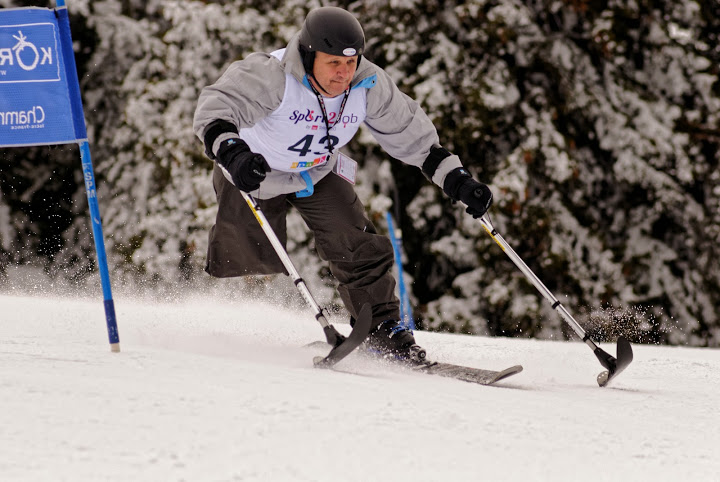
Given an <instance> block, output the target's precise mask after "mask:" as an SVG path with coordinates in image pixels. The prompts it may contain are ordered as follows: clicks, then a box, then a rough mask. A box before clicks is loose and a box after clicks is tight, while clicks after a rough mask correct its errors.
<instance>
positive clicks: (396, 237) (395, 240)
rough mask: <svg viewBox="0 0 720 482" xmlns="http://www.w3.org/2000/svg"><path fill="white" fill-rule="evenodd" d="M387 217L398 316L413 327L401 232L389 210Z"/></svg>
mask: <svg viewBox="0 0 720 482" xmlns="http://www.w3.org/2000/svg"><path fill="white" fill-rule="evenodd" d="M385 218H386V219H387V225H388V231H389V232H390V241H391V242H392V246H393V251H394V252H395V264H396V265H397V267H398V289H399V290H400V318H401V321H402V323H403V324H404V325H405V326H406V327H407V328H409V329H411V330H414V329H415V320H414V319H413V315H412V307H411V305H410V297H409V296H408V292H407V289H406V288H405V277H404V275H403V265H402V234H401V233H400V230H399V229H398V230H397V232H396V230H395V223H393V218H392V215H391V214H390V212H389V211H388V212H387V213H385Z"/></svg>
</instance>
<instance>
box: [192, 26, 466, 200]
mask: <svg viewBox="0 0 720 482" xmlns="http://www.w3.org/2000/svg"><path fill="white" fill-rule="evenodd" d="M279 52H280V53H281V55H278V52H276V53H275V54H266V53H253V54H251V55H249V56H248V57H247V58H245V59H243V60H240V61H237V62H234V63H232V64H231V65H230V67H228V69H227V70H226V71H225V73H224V74H223V75H222V76H221V77H220V79H219V80H218V81H217V82H216V83H215V84H213V85H210V86H208V87H205V88H204V89H203V90H202V92H201V93H200V98H199V100H198V105H197V109H196V111H195V117H194V122H193V129H194V131H195V134H196V135H197V136H198V137H199V138H200V140H201V141H203V142H204V143H205V148H206V153H207V154H208V155H209V156H210V157H211V158H213V159H214V157H215V154H216V153H217V150H218V147H219V145H220V143H221V142H222V141H224V140H226V139H229V138H232V137H243V132H244V130H245V129H252V128H253V127H254V126H255V125H256V124H257V123H258V122H261V121H262V120H263V119H265V118H266V117H268V116H271V115H272V114H273V113H274V112H275V111H276V110H277V109H278V108H279V107H280V106H281V104H282V103H283V96H284V95H285V92H286V82H292V81H297V82H298V83H299V84H301V85H303V86H306V87H307V88H308V90H309V85H308V80H307V77H306V74H305V69H304V68H303V64H302V60H301V57H300V53H299V51H298V35H296V36H295V37H293V39H292V40H291V41H290V42H289V44H288V46H287V48H286V49H285V50H284V52H283V51H279ZM350 86H351V91H352V89H355V88H358V87H362V88H366V89H367V91H366V93H365V99H366V102H367V104H366V106H365V119H364V124H365V125H366V127H367V128H368V129H369V131H370V132H371V133H372V135H373V137H374V138H375V139H376V140H377V142H378V143H379V144H380V146H381V147H382V148H383V149H384V150H385V151H386V152H387V153H388V154H389V155H391V156H392V157H394V158H396V159H399V160H401V161H402V162H405V163H407V164H410V165H413V166H417V167H419V168H421V169H423V172H425V174H426V175H427V176H428V177H430V178H431V179H432V181H433V182H434V183H435V184H437V185H438V186H440V187H441V188H442V187H443V183H444V181H445V177H446V175H447V174H448V173H449V172H450V171H452V170H453V169H456V168H458V167H462V164H461V162H460V159H459V158H458V157H457V156H456V155H451V154H449V153H447V151H445V154H444V155H442V156H440V158H438V157H437V156H431V155H430V152H431V148H433V146H438V145H439V139H438V134H437V130H436V129H435V126H434V125H433V124H432V122H431V121H430V119H429V118H428V116H427V114H426V113H425V112H424V111H423V110H422V108H421V107H420V105H419V104H418V103H417V102H416V101H414V100H413V99H411V98H410V97H408V96H407V95H405V94H404V93H402V92H401V91H400V90H399V89H398V87H397V86H396V85H395V83H394V82H393V81H392V79H391V78H390V76H389V75H388V74H387V73H386V72H385V71H384V70H383V69H381V68H380V67H378V66H377V65H375V64H373V63H372V62H370V61H368V60H367V59H366V58H363V59H362V60H361V62H360V64H359V65H358V70H357V71H356V72H355V76H354V77H353V80H352V82H351V84H350ZM313 99H314V100H315V106H317V99H315V97H314V96H313ZM218 121H223V122H220V124H223V125H225V126H231V127H232V128H230V129H227V128H225V129H222V128H221V129H214V128H213V126H216V125H217V124H218ZM288 122H290V121H288ZM290 125H291V124H289V126H290ZM323 129H324V128H323ZM210 131H212V132H210ZM251 147H253V151H254V152H258V153H259V154H263V155H264V156H265V157H266V158H267V156H268V153H267V152H263V149H262V146H259V147H258V146H251ZM337 153H338V150H337V149H336V150H334V153H333V155H332V156H331V157H330V159H329V160H328V162H325V163H323V164H321V165H318V166H316V167H312V168H311V169H307V170H306V171H305V174H304V175H301V173H300V172H287V171H282V170H278V169H273V170H272V171H270V172H268V173H267V177H266V178H265V180H264V181H263V182H262V183H261V185H260V189H259V190H257V191H255V192H253V193H252V194H253V195H254V196H255V197H257V198H258V199H269V198H272V197H275V196H278V195H281V194H290V193H294V192H298V191H302V190H304V189H306V188H307V187H308V182H312V183H313V184H315V183H317V182H318V181H319V180H320V179H322V178H323V177H325V176H326V175H327V174H329V173H330V172H332V170H333V168H334V166H335V163H336V160H337V159H336V157H337ZM308 175H309V176H308ZM226 177H228V176H227V173H226ZM308 177H309V178H310V179H311V181H310V180H309V179H308Z"/></svg>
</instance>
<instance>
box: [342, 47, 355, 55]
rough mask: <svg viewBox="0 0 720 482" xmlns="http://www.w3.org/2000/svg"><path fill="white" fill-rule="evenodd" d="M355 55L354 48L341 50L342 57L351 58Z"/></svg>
mask: <svg viewBox="0 0 720 482" xmlns="http://www.w3.org/2000/svg"><path fill="white" fill-rule="evenodd" d="M356 53H357V51H356V50H355V49H354V48H346V49H345V50H343V55H345V56H346V57H352V56H353V55H355V54H356Z"/></svg>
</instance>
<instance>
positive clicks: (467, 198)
mask: <svg viewBox="0 0 720 482" xmlns="http://www.w3.org/2000/svg"><path fill="white" fill-rule="evenodd" d="M443 191H445V193H446V194H447V195H448V196H450V198H451V199H452V200H453V201H462V202H463V203H465V204H466V205H467V209H466V210H465V212H466V213H468V214H470V215H472V217H473V218H475V219H477V218H479V217H482V216H483V215H484V214H485V213H486V212H487V210H488V209H490V206H491V205H492V200H493V195H492V192H490V188H489V187H487V186H486V185H485V184H483V183H481V182H477V181H476V180H475V179H473V178H472V176H471V175H470V173H469V172H467V171H466V170H465V169H464V168H462V167H458V168H457V169H454V170H452V171H450V172H449V173H448V175H447V176H446V177H445V183H444V184H443Z"/></svg>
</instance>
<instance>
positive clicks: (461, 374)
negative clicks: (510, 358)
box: [408, 362, 523, 385]
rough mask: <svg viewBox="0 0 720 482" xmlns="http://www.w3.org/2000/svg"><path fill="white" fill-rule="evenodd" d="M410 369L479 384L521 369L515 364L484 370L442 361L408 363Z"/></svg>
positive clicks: (500, 378)
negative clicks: (417, 363) (502, 368)
mask: <svg viewBox="0 0 720 482" xmlns="http://www.w3.org/2000/svg"><path fill="white" fill-rule="evenodd" d="M408 366H409V367H410V368H411V369H412V370H414V371H418V372H421V373H426V374H428V375H438V376H441V377H448V378H455V379H456V380H462V381H464V382H470V383H478V384H480V385H492V384H493V383H495V382H499V381H500V380H503V379H505V378H508V377H511V376H513V375H517V374H518V373H520V372H521V371H523V367H522V365H515V366H511V367H509V368H506V369H504V370H500V371H496V370H485V369H483V368H473V367H468V366H463V365H455V364H452V363H443V362H423V363H422V364H420V365H408Z"/></svg>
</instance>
